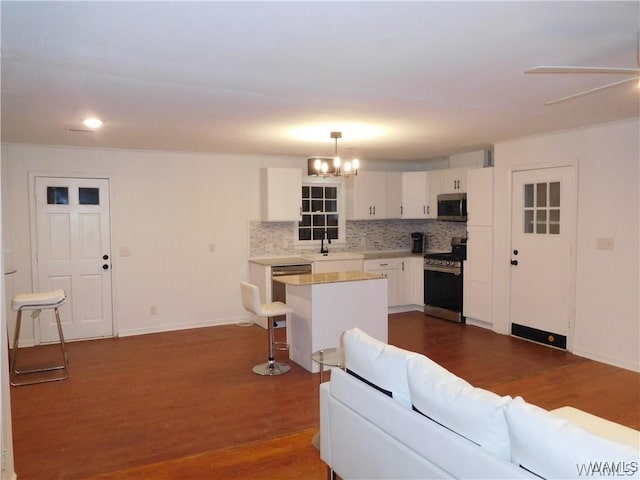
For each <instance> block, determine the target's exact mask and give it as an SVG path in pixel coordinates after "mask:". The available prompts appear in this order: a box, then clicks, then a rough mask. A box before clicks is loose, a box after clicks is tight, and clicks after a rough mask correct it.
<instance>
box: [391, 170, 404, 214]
mask: <svg viewBox="0 0 640 480" xmlns="http://www.w3.org/2000/svg"><path fill="white" fill-rule="evenodd" d="M387 218H402V172H387Z"/></svg>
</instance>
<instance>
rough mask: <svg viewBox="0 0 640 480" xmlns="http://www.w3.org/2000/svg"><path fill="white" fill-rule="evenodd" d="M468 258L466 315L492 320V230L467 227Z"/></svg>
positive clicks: (465, 284) (465, 266)
mask: <svg viewBox="0 0 640 480" xmlns="http://www.w3.org/2000/svg"><path fill="white" fill-rule="evenodd" d="M467 228H468V233H467V235H468V240H467V260H466V261H465V262H464V279H463V281H464V286H463V295H464V299H463V303H462V304H463V309H464V312H463V313H464V315H465V316H466V317H471V318H475V319H477V320H482V321H484V322H489V323H491V322H492V321H493V320H492V305H491V301H492V299H491V297H492V271H491V269H492V264H493V262H492V239H493V236H492V230H491V227H467Z"/></svg>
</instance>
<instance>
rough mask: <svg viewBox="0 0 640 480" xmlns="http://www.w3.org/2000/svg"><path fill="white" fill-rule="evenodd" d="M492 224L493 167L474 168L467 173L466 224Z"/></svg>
mask: <svg viewBox="0 0 640 480" xmlns="http://www.w3.org/2000/svg"><path fill="white" fill-rule="evenodd" d="M492 224H493V168H474V169H472V170H469V172H468V173H467V225H470V226H489V225H492Z"/></svg>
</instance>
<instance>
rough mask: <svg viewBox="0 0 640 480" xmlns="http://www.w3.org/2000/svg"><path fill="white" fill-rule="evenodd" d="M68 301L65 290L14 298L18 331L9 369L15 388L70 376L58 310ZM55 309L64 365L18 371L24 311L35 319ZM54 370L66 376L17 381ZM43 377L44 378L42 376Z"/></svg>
mask: <svg viewBox="0 0 640 480" xmlns="http://www.w3.org/2000/svg"><path fill="white" fill-rule="evenodd" d="M66 301H67V294H66V293H65V291H64V290H62V289H60V290H52V291H50V292H40V293H21V294H18V295H16V296H15V297H13V301H12V302H11V309H12V310H13V311H17V312H18V315H17V317H16V331H15V334H14V336H13V350H12V352H11V364H10V367H9V373H10V382H11V385H13V386H19V385H32V384H34V383H45V382H56V381H58V380H64V379H65V378H67V377H68V376H69V368H68V364H67V349H66V347H65V344H64V335H63V334H62V324H61V323H60V313H59V312H58V308H59V307H61V306H62V305H64V304H65V302H66ZM50 309H53V310H54V312H55V316H56V323H57V325H58V335H59V337H60V348H61V350H62V358H63V363H62V365H54V366H50V367H42V368H34V369H30V370H18V351H19V348H18V347H19V345H18V342H19V341H20V324H21V323H22V311H23V310H32V313H31V318H33V319H35V318H37V317H38V316H39V315H40V312H41V311H42V310H50ZM54 370H62V371H63V373H64V375H62V376H57V377H52V378H48V377H47V378H38V379H32V380H24V381H17V380H16V379H17V377H18V376H19V375H28V374H35V373H42V372H50V371H54ZM41 377H42V376H41Z"/></svg>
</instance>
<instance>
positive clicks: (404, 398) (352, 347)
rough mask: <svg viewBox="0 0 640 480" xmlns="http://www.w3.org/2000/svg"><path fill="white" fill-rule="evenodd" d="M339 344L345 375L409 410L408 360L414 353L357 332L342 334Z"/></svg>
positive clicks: (360, 331) (353, 329)
mask: <svg viewBox="0 0 640 480" xmlns="http://www.w3.org/2000/svg"><path fill="white" fill-rule="evenodd" d="M342 342H343V345H344V361H345V367H346V369H347V371H348V372H350V373H352V374H355V375H356V376H357V377H358V378H360V379H361V380H363V381H365V382H367V383H369V384H371V385H372V386H374V387H375V388H378V389H379V390H382V391H384V392H385V393H387V394H388V395H389V396H391V397H392V398H393V399H394V400H395V401H397V402H398V403H400V404H401V405H403V406H404V407H406V408H411V398H410V396H409V385H408V382H407V360H408V359H409V358H412V357H414V356H417V355H418V354H417V353H414V352H409V351H408V350H403V349H401V348H398V347H394V346H393V345H388V344H386V343H384V342H381V341H380V340H377V339H375V338H373V337H372V336H370V335H368V334H367V333H365V332H364V331H362V330H361V329H359V328H352V329H350V330H347V331H345V332H344V334H343V337H342Z"/></svg>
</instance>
